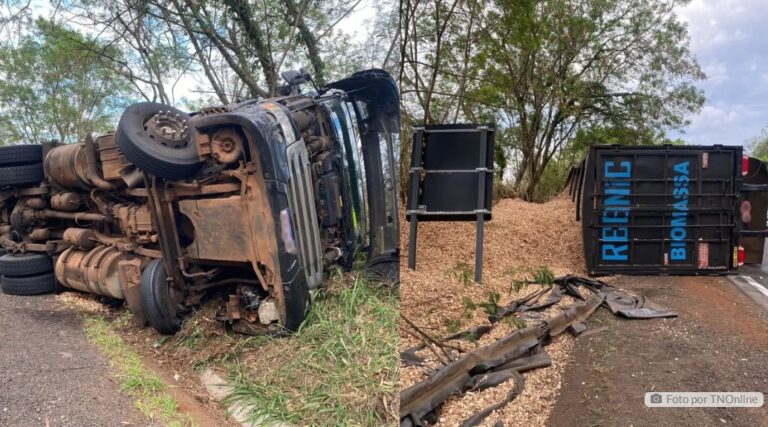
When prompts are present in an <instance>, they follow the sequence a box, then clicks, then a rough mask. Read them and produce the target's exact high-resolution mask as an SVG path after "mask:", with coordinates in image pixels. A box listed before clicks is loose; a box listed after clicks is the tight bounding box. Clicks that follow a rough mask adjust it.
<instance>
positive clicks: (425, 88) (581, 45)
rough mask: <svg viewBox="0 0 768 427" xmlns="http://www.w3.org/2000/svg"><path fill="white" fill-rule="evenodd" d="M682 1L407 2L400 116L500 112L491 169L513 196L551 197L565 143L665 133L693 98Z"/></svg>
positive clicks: (693, 105)
mask: <svg viewBox="0 0 768 427" xmlns="http://www.w3.org/2000/svg"><path fill="white" fill-rule="evenodd" d="M680 3H681V2H680V1H678V0H582V1H577V0H491V1H490V2H485V3H478V2H473V1H469V0H464V1H461V0H460V1H458V2H455V3H454V2H443V1H441V0H431V1H427V2H413V1H405V2H404V3H403V5H404V6H403V14H404V15H403V16H404V22H405V24H407V25H406V29H407V30H408V31H407V32H406V34H405V35H404V38H405V51H404V53H405V63H404V65H403V69H404V70H403V71H404V78H403V81H402V85H403V91H402V92H403V107H404V110H406V117H408V118H410V119H411V120H412V121H414V122H419V121H423V122H439V121H443V122H445V121H447V122H457V121H478V122H487V121H492V122H494V123H496V127H497V134H496V144H497V148H496V151H495V153H494V159H495V163H496V166H497V168H498V171H499V172H498V173H499V176H498V177H497V178H500V177H501V175H502V174H503V171H504V170H505V169H506V170H507V171H508V172H511V173H512V182H513V183H514V185H515V187H516V190H517V194H518V195H519V196H520V197H523V198H525V199H526V200H542V199H546V198H548V197H551V195H552V194H556V193H557V192H559V190H560V189H561V186H562V182H563V180H564V177H565V176H566V174H567V168H568V167H570V166H571V164H572V162H573V158H574V157H575V156H577V154H578V151H579V149H576V150H569V147H570V146H571V145H574V146H580V150H583V147H585V146H586V143H587V142H590V143H591V142H609V141H613V142H616V141H618V142H620V143H634V144H639V143H649V142H661V141H665V140H666V138H665V136H664V132H665V131H667V130H679V129H682V128H683V127H685V126H686V125H687V124H688V123H689V120H688V117H690V116H691V114H693V113H696V112H698V111H699V110H700V109H701V107H702V105H703V103H704V96H703V93H702V91H701V90H699V89H698V88H697V87H696V86H695V84H696V83H697V82H698V81H700V80H702V79H704V78H706V76H705V75H704V73H703V72H702V71H701V69H700V67H699V65H698V63H697V62H696V60H695V58H694V57H693V55H692V54H691V52H690V50H689V43H690V40H689V35H688V32H687V29H686V26H685V24H684V23H683V22H681V21H680V20H679V19H678V18H677V15H676V14H675V13H674V8H675V7H676V6H677V5H679V4H680ZM441 29H444V31H442V32H441V31H439V30H441ZM436 30H438V31H436ZM467 53H469V54H467ZM580 131H582V134H581V135H580V134H579V132H580ZM402 158H407V156H402ZM550 165H551V166H550ZM563 168H565V172H563V171H562V170H563ZM541 186H543V187H544V188H540V187H541Z"/></svg>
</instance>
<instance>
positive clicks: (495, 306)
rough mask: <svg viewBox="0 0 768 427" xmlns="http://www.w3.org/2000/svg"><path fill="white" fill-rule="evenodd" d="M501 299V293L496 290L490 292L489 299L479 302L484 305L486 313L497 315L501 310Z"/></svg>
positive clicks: (481, 305)
mask: <svg viewBox="0 0 768 427" xmlns="http://www.w3.org/2000/svg"><path fill="white" fill-rule="evenodd" d="M500 300H501V294H499V293H498V292H496V291H491V292H488V299H487V300H486V301H483V302H481V303H479V304H478V306H480V307H483V310H484V311H485V313H486V314H487V315H489V316H496V315H497V314H499V313H500V312H501V306H500V305H499V301H500Z"/></svg>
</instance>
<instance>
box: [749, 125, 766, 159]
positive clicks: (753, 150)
mask: <svg viewBox="0 0 768 427" xmlns="http://www.w3.org/2000/svg"><path fill="white" fill-rule="evenodd" d="M745 145H746V151H747V153H749V155H750V156H752V157H755V158H758V159H760V160H762V161H764V162H766V161H768V128H766V129H763V130H762V131H761V132H760V136H756V137H754V138H751V139H749V140H747V142H746V144H745Z"/></svg>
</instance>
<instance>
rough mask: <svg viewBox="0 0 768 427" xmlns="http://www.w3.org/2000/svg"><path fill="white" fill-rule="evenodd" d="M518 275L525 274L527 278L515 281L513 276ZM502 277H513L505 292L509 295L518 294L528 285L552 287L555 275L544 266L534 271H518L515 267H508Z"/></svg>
mask: <svg viewBox="0 0 768 427" xmlns="http://www.w3.org/2000/svg"><path fill="white" fill-rule="evenodd" d="M518 273H527V274H528V275H529V278H525V279H515V278H514V276H516V275H517V274H518ZM504 275H505V276H510V277H513V279H512V282H511V283H510V285H509V289H508V290H507V293H508V294H509V295H512V294H517V293H519V292H520V291H521V290H523V289H525V288H526V287H528V285H532V284H537V285H543V286H552V285H553V284H554V283H555V273H553V272H552V270H550V268H549V267H548V266H546V265H542V266H539V267H538V268H537V269H535V270H534V269H530V268H522V269H520V268H516V267H510V268H508V269H506V270H504Z"/></svg>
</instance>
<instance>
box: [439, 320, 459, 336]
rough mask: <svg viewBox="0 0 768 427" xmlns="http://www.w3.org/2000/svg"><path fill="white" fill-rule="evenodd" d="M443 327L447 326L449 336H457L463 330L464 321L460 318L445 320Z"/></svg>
mask: <svg viewBox="0 0 768 427" xmlns="http://www.w3.org/2000/svg"><path fill="white" fill-rule="evenodd" d="M443 325H444V326H445V328H446V330H447V331H448V333H449V334H455V333H456V332H459V331H460V330H461V327H462V326H464V320H462V319H461V318H458V319H451V318H445V319H443Z"/></svg>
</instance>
